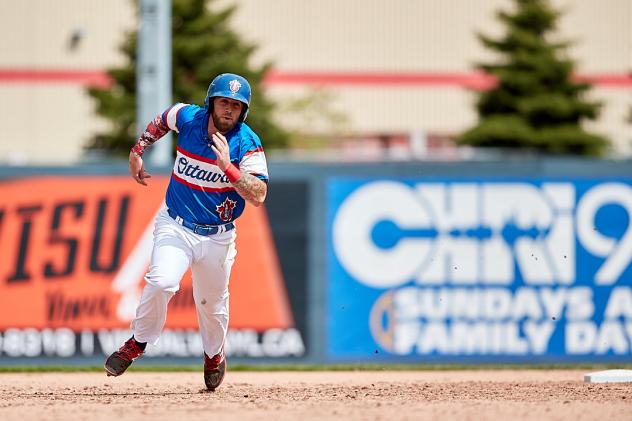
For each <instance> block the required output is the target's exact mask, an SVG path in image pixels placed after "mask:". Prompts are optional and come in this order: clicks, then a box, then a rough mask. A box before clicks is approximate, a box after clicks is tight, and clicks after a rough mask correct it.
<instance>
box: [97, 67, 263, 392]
mask: <svg viewBox="0 0 632 421" xmlns="http://www.w3.org/2000/svg"><path fill="white" fill-rule="evenodd" d="M250 97H251V91H250V85H249V84H248V81H247V80H246V79H244V78H243V77H242V76H239V75H235V74H231V73H225V74H221V75H219V76H217V77H216V78H215V79H214V80H213V81H212V82H211V84H210V86H209V88H208V92H207V95H206V99H205V101H204V107H199V106H197V105H189V104H182V103H177V104H175V105H173V106H172V107H170V108H168V109H167V110H166V111H165V112H163V113H162V114H160V115H158V116H156V117H155V118H154V120H153V121H152V122H151V123H149V125H148V126H147V128H146V129H145V131H144V132H143V134H142V135H141V136H140V138H139V139H138V141H137V142H136V144H135V145H134V147H133V148H132V150H131V152H130V155H129V169H130V173H131V175H132V177H133V178H134V180H136V182H137V183H139V184H142V185H147V179H148V178H150V177H151V175H150V174H149V173H147V171H145V168H144V165H143V158H142V156H143V153H144V152H145V150H146V149H147V147H149V146H150V145H151V144H153V143H154V142H155V141H156V140H158V139H160V138H161V137H162V136H164V135H165V134H166V133H167V132H168V131H169V130H174V131H176V132H177V133H178V144H177V152H176V159H175V162H174V165H173V172H172V173H171V180H170V182H169V186H168V187H167V193H166V207H165V208H164V209H162V210H161V211H160V212H159V213H158V215H157V217H156V221H155V230H154V242H153V250H152V256H151V262H150V266H149V270H148V272H147V274H146V275H145V281H146V282H147V283H146V285H145V287H144V289H143V293H142V296H141V299H140V304H139V305H138V308H137V309H136V317H135V318H134V320H133V321H132V324H131V328H132V337H131V338H130V339H129V340H127V341H126V342H125V344H123V346H122V347H121V348H120V349H119V350H118V351H116V352H114V353H113V354H112V355H110V356H109V357H108V359H107V360H106V362H105V371H106V372H107V374H108V375H110V376H120V375H121V374H123V373H124V372H125V370H126V369H127V368H128V367H129V366H130V364H131V363H132V362H133V361H134V360H135V359H136V358H138V357H140V356H141V355H142V354H143V352H144V351H145V347H146V345H147V343H152V344H155V343H156V342H157V341H158V337H159V336H160V333H161V331H162V329H163V326H164V323H165V319H166V316H167V304H168V302H169V300H170V299H171V297H173V295H174V294H175V293H176V291H178V288H179V285H180V280H181V278H182V277H183V276H184V274H185V272H186V271H187V269H188V268H189V267H191V271H192V275H193V299H194V301H195V306H196V310H197V316H198V323H199V327H200V333H201V337H202V344H203V347H204V382H205V383H206V387H207V388H208V389H210V390H214V389H215V388H217V387H218V386H219V385H220V384H221V382H222V380H223V378H224V373H225V372H226V356H225V354H224V341H225V339H226V332H227V329H228V278H229V276H230V270H231V267H232V265H233V262H234V260H235V255H236V250H235V237H236V229H235V220H236V219H237V218H238V217H239V216H240V215H241V214H242V212H243V210H244V206H245V202H248V203H250V204H252V205H254V206H260V205H261V204H262V203H263V201H264V200H265V197H266V193H267V182H268V170H267V165H266V159H265V155H264V153H263V147H262V144H261V140H260V139H259V137H258V136H257V135H256V134H255V133H254V132H253V131H252V130H251V129H250V127H248V126H247V125H246V123H244V120H245V119H246V116H247V114H248V108H249V106H250Z"/></svg>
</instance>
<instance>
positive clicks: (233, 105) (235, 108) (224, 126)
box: [212, 97, 244, 133]
mask: <svg viewBox="0 0 632 421" xmlns="http://www.w3.org/2000/svg"><path fill="white" fill-rule="evenodd" d="M243 106H244V104H242V103H241V102H240V101H237V100H235V99H230V98H224V97H215V98H213V115H212V117H213V124H215V127H216V128H217V130H219V131H220V132H222V133H226V132H228V131H229V130H230V129H232V128H233V127H235V125H236V124H237V122H238V121H239V116H240V115H241V110H242V108H243Z"/></svg>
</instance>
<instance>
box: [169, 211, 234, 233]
mask: <svg viewBox="0 0 632 421" xmlns="http://www.w3.org/2000/svg"><path fill="white" fill-rule="evenodd" d="M167 213H168V214H169V216H170V217H171V218H173V220H174V221H176V222H177V223H178V224H180V225H182V226H183V227H187V228H188V229H190V230H191V231H193V232H194V233H196V234H199V235H204V236H207V235H214V234H218V233H220V234H221V233H223V232H227V231H230V230H232V229H233V228H235V224H233V223H232V222H229V223H228V224H224V225H200V224H196V223H195V222H191V221H187V220H186V219H184V218H182V217H181V216H179V215H178V214H177V213H175V212H174V211H172V210H171V209H167Z"/></svg>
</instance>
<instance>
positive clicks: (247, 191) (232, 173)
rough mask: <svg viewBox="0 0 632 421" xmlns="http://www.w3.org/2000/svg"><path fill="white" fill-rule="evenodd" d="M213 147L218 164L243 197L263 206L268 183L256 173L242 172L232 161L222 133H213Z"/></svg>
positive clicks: (253, 203)
mask: <svg viewBox="0 0 632 421" xmlns="http://www.w3.org/2000/svg"><path fill="white" fill-rule="evenodd" d="M212 137H213V143H212V144H211V149H212V150H213V152H215V156H217V166H218V167H219V168H220V169H221V170H222V171H224V174H226V176H227V177H228V179H229V180H230V182H231V183H232V185H233V187H235V190H236V191H237V193H239V195H240V196H241V197H243V198H244V199H246V201H247V202H248V203H250V204H251V205H253V206H261V204H262V203H263V202H264V200H265V199H266V194H267V193H268V185H267V184H266V183H264V182H263V181H262V180H260V179H258V178H257V177H255V176H254V175H251V174H248V173H242V172H241V171H239V169H238V168H237V167H236V166H234V165H233V164H232V163H231V162H230V153H229V149H228V142H227V141H226V138H225V137H224V136H223V135H222V134H221V133H213V135H212Z"/></svg>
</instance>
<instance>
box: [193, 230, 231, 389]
mask: <svg viewBox="0 0 632 421" xmlns="http://www.w3.org/2000/svg"><path fill="white" fill-rule="evenodd" d="M234 240H235V232H234V231H231V232H227V233H224V234H219V235H216V236H213V237H209V238H208V241H204V242H202V243H200V244H199V247H200V249H199V250H196V252H197V251H199V253H195V259H194V262H193V264H192V275H193V299H194V301H195V306H196V310H197V316H198V323H199V325H200V335H201V337H202V345H203V348H204V382H205V383H206V387H207V388H208V389H210V390H214V389H215V388H217V387H218V386H219V385H220V384H221V382H222V380H223V378H224V373H225V371H226V357H225V354H224V342H225V340H226V333H227V331H228V280H229V277H230V271H231V269H232V266H233V262H234V261H235V255H236V254H237V251H236V248H235V242H234Z"/></svg>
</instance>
